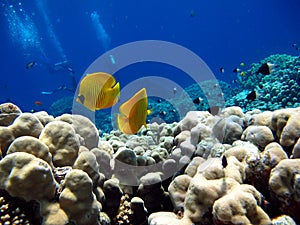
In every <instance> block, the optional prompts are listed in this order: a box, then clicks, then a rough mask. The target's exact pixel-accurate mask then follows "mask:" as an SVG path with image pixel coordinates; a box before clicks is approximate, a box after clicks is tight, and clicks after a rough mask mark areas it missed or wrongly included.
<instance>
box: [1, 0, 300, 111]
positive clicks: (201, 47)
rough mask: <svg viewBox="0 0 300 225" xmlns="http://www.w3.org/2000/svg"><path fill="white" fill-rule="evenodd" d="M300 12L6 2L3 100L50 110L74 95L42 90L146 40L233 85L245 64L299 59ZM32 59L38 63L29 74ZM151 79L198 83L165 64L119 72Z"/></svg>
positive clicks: (193, 2)
mask: <svg viewBox="0 0 300 225" xmlns="http://www.w3.org/2000/svg"><path fill="white" fill-rule="evenodd" d="M299 12H300V2H299V1H298V0H287V1H282V0H264V1H258V0H252V1H245V0H232V1H225V0H222V1H221V0H214V1H199V0H198V1H197V0H186V1H171V0H164V1H162V0H151V1H141V0H139V1H138V0H132V1H114V0H102V1H97V0H88V1H81V0H31V1H8V0H6V1H3V0H1V1H0V27H1V29H0V34H1V35H0V57H1V64H0V65H1V67H0V74H1V77H0V102H1V103H2V102H6V101H11V102H13V103H15V104H17V105H18V106H19V107H20V108H21V109H22V110H23V111H29V110H31V109H35V110H49V108H50V106H51V104H52V103H53V102H54V101H56V100H58V99H60V98H62V97H64V96H72V95H73V94H72V93H71V92H70V91H66V90H65V91H58V92H55V93H53V94H51V95H44V94H42V93H41V92H43V91H51V90H54V89H57V88H58V87H60V86H62V85H65V86H66V87H68V88H72V86H73V83H72V79H71V75H73V74H71V73H70V71H69V70H68V69H67V67H68V68H71V69H72V70H74V72H75V73H74V76H75V79H76V81H77V82H78V81H79V80H80V79H81V77H82V76H83V75H84V71H85V70H86V69H87V68H88V66H89V65H90V64H91V63H92V62H93V61H94V60H95V59H97V58H98V57H99V56H100V55H102V54H103V53H105V52H106V51H109V50H110V49H113V48H115V47H117V46H119V45H123V44H126V43H129V42H133V41H141V40H163V41H169V42H173V43H176V44H179V45H182V46H184V47H186V48H188V49H189V50H191V51H193V52H194V53H195V54H197V55H198V56H199V57H201V58H202V59H203V60H204V61H205V62H206V63H207V65H208V66H209V67H210V69H211V70H212V72H213V73H214V75H215V76H216V78H217V79H220V80H223V81H228V82H230V81H231V80H232V79H235V76H236V75H235V74H234V73H232V69H233V68H235V67H236V66H239V64H240V63H241V62H244V63H245V64H246V67H247V66H249V65H250V64H251V63H257V62H259V61H260V60H262V59H263V58H264V57H267V56H269V55H271V54H277V53H280V54H281V53H286V54H291V55H297V54H299V51H297V50H295V49H294V48H293V47H292V44H293V43H297V44H298V45H300V29H299V27H300V15H299ZM128 54H130V52H129V53H128ZM32 61H34V62H36V63H37V65H35V66H33V67H32V68H31V69H26V68H25V66H26V64H27V63H28V62H32ZM62 61H68V65H67V67H64V68H62V69H61V70H57V71H55V68H54V67H53V65H54V64H55V63H58V62H62ZM116 63H117V62H116ZM220 67H224V68H225V73H223V74H221V73H220V72H219V68H220ZM152 75H155V76H162V77H166V78H168V79H171V80H172V81H174V82H175V83H177V84H178V85H180V86H181V87H186V86H188V85H189V84H191V83H192V82H193V81H192V80H191V79H190V77H189V76H188V75H187V74H185V73H184V72H183V71H180V70H178V69H176V68H174V67H172V66H168V65H163V64H160V63H139V64H134V65H131V66H128V67H126V68H124V69H122V70H120V71H119V72H117V74H115V76H116V78H117V79H118V80H119V81H120V82H121V86H125V85H126V84H128V83H129V82H131V81H133V80H135V79H137V78H140V77H142V76H152ZM35 101H41V102H42V103H43V104H42V105H40V106H36V105H35V104H34V102H35Z"/></svg>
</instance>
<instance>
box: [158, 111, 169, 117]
mask: <svg viewBox="0 0 300 225" xmlns="http://www.w3.org/2000/svg"><path fill="white" fill-rule="evenodd" d="M166 114H167V113H166V112H165V111H160V112H159V115H161V116H165V115H166Z"/></svg>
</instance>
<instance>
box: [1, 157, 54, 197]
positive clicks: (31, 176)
mask: <svg viewBox="0 0 300 225" xmlns="http://www.w3.org/2000/svg"><path fill="white" fill-rule="evenodd" d="M0 185H1V186H0V188H3V189H5V190H6V191H7V192H8V193H9V194H10V195H11V196H16V197H21V198H24V199H25V200H26V201H30V200H37V201H42V200H50V199H53V198H54V196H55V189H56V185H57V184H56V182H55V180H54V177H53V174H52V169H51V167H50V166H49V165H48V164H47V163H46V162H45V161H44V160H42V159H39V158H36V157H35V156H33V155H31V154H29V153H26V152H15V153H11V154H9V155H7V156H5V157H4V158H3V159H2V160H1V161H0ZM20 187H22V188H20ZM33 190H34V191H33Z"/></svg>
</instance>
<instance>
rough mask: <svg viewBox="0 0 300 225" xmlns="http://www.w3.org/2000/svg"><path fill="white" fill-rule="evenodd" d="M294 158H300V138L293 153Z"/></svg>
mask: <svg viewBox="0 0 300 225" xmlns="http://www.w3.org/2000/svg"><path fill="white" fill-rule="evenodd" d="M292 156H293V158H300V138H298V140H297V142H296V144H295V145H294V148H293V151H292Z"/></svg>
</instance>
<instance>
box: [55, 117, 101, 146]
mask: <svg viewBox="0 0 300 225" xmlns="http://www.w3.org/2000/svg"><path fill="white" fill-rule="evenodd" d="M55 120H58V121H64V122H67V123H69V124H71V125H72V126H73V128H74V130H75V132H76V134H78V135H80V137H82V138H83V140H84V142H83V143H81V145H83V146H85V147H87V148H88V149H92V148H95V147H97V146H98V142H99V132H98V130H97V128H96V126H95V125H94V123H92V121H90V120H89V119H88V118H86V117H84V116H81V115H71V114H64V115H62V116H59V117H56V118H55Z"/></svg>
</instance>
